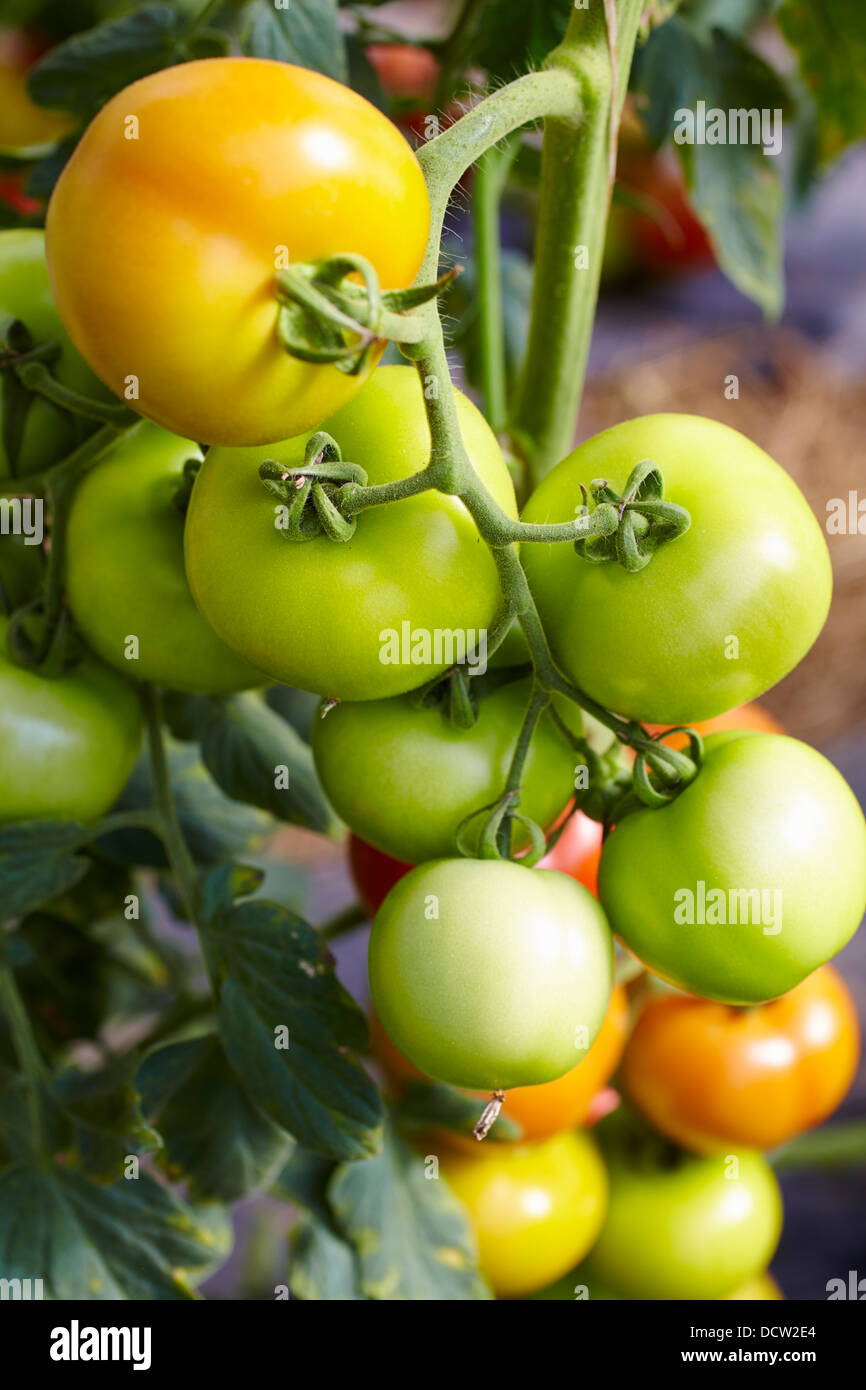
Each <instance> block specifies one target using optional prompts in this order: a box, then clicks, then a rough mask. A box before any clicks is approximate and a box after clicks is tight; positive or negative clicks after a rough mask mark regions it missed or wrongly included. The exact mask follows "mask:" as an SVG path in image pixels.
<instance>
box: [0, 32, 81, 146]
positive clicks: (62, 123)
mask: <svg viewBox="0 0 866 1390" xmlns="http://www.w3.org/2000/svg"><path fill="white" fill-rule="evenodd" d="M44 51H45V45H44V44H42V43H40V42H39V41H38V40H36V39H33V38H31V37H30V36H29V35H28V34H24V33H22V32H21V30H19V29H3V30H0V146H2V148H3V149H16V150H21V149H36V148H39V146H41V145H49V144H53V142H54V141H55V140H59V139H60V138H61V137H62V136H64V135H66V134H68V132H69V131H70V130H71V129H72V127H73V125H74V124H75V122H74V120H73V119H72V117H71V116H69V115H68V114H67V113H66V112H63V111H49V110H48V109H47V108H46V107H45V106H37V104H36V102H35V101H33V99H32V97H31V96H30V93H29V92H28V90H27V73H28V71H29V69H30V68H31V67H32V66H33V64H34V63H35V62H37V61H38V59H39V58H41V56H42V54H43V52H44Z"/></svg>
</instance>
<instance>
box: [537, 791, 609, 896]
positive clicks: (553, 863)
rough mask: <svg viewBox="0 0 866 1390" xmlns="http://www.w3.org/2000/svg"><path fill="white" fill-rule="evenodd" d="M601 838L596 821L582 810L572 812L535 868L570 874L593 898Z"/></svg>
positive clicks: (601, 830)
mask: <svg viewBox="0 0 866 1390" xmlns="http://www.w3.org/2000/svg"><path fill="white" fill-rule="evenodd" d="M603 836H604V828H603V826H602V825H601V822H600V821H597V820H590V818H589V816H585V815H584V814H583V812H582V811H575V812H574V814H573V815H571V816H569V818H568V823H567V825H566V827H565V829H564V830H563V832H562V834H561V835H560V837H559V839H558V840H557V842H556V844H555V845H554V846H553V849H551V850H549V851H548V853H547V854H546V855H545V856H544V858H543V859H542V860H540V861H539V865H538V867H539V868H540V869H558V870H559V872H560V873H562V874H570V875H571V877H572V878H576V879H577V881H578V883H582V884H583V886H584V888H588V889H589V891H590V893H592V894H593V895H594V896H595V897H596V898H597V897H598V866H599V864H600V863H601V844H602V838H603Z"/></svg>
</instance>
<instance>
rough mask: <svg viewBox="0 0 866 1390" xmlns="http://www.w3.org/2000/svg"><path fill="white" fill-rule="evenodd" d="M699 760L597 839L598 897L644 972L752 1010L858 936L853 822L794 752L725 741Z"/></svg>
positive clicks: (858, 841) (833, 782)
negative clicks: (667, 791) (671, 794)
mask: <svg viewBox="0 0 866 1390" xmlns="http://www.w3.org/2000/svg"><path fill="white" fill-rule="evenodd" d="M704 748H705V757H704V762H703V766H702V767H701V770H700V772H699V773H698V776H697V778H696V779H695V781H694V782H692V783H691V785H690V786H688V787H686V789H685V791H683V792H681V793H680V795H679V796H677V797H676V798H675V800H674V801H672V802H670V803H669V804H668V805H666V806H663V807H662V808H660V809H658V810H649V809H645V810H639V811H635V812H634V813H632V814H631V815H628V816H626V817H625V819H624V820H623V821H622V823H621V824H620V825H618V826H617V827H616V829H615V830H614V831H613V834H612V835H609V836H608V838H607V840H606V841H605V846H604V849H603V851H602V856H601V869H600V872H599V893H600V896H601V901H602V903H603V904H604V908H605V911H606V912H607V914H608V917H609V919H610V922H611V925H612V927H613V929H614V931H615V932H616V933H617V934H618V935H619V936H621V937H622V939H623V941H624V942H625V943H626V945H627V946H628V947H629V948H630V950H632V951H634V953H635V955H637V956H639V957H640V959H641V960H642V961H643V962H644V964H645V965H648V966H649V968H650V969H651V970H654V971H655V972H656V973H657V974H659V975H662V976H663V977H664V978H665V979H667V980H670V981H672V982H673V983H674V984H675V985H678V986H680V988H682V989H685V990H688V991H690V992H691V993H692V994H698V995H702V996H703V997H704V998H707V999H718V1000H721V1001H723V1002H726V1003H731V1004H756V1003H759V1002H761V1001H763V1000H767V999H775V998H776V997H777V996H778V995H780V994H784V993H786V992H787V991H788V990H790V989H793V988H794V986H795V985H797V984H799V983H800V981H801V980H803V979H805V977H806V976H807V975H808V974H810V973H811V972H812V971H813V970H815V969H816V968H817V967H818V966H819V965H822V964H823V962H824V961H826V960H829V958H830V957H831V956H833V955H835V953H836V952H837V951H840V950H841V949H842V947H843V946H844V945H845V943H846V941H848V940H849V938H850V937H851V936H852V935H853V934H854V932H855V931H856V930H857V927H858V926H859V924H860V920H861V918H862V916H863V910H864V906H866V821H864V819H863V813H862V811H861V810H860V807H859V806H858V804H857V801H856V799H855V797H854V794H853V792H852V791H851V789H850V787H849V786H848V785H847V783H846V782H845V781H844V779H843V778H842V777H841V776H840V774H839V773H838V772H837V771H836V769H835V768H834V767H833V765H832V764H831V763H829V762H828V761H827V759H826V758H823V757H822V756H821V754H820V753H816V752H815V750H814V749H813V748H809V747H807V745H806V744H805V743H799V742H797V740H796V739H792V738H785V737H784V736H782V735H780V734H759V733H743V734H740V733H733V732H729V733H722V734H713V735H711V736H710V737H709V738H707V739H706V740H705V743H704ZM734 919H736V920H734Z"/></svg>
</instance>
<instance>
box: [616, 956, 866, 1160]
mask: <svg viewBox="0 0 866 1390" xmlns="http://www.w3.org/2000/svg"><path fill="white" fill-rule="evenodd" d="M859 1055H860V1029H859V1024H858V1021H857V1013H856V1010H855V1008H854V1003H853V1000H852V998H851V995H850V993H849V991H848V987H847V985H846V984H845V982H844V980H843V979H842V977H841V975H840V974H839V973H838V971H837V970H835V969H834V968H833V967H832V966H831V965H824V966H821V968H820V969H819V970H816V971H815V972H814V973H813V974H812V975H809V976H808V978H807V979H805V980H803V982H802V984H799V985H797V987H796V989H792V990H791V992H790V993H789V994H784V995H782V997H781V998H779V999H774V1000H771V1002H770V1003H768V1004H761V1005H759V1006H758V1007H756V1008H735V1007H732V1006H730V1005H727V1004H717V1003H713V1002H712V1001H710V1000H706V999H696V998H693V997H692V996H690V995H682V994H660V995H657V996H656V997H654V998H651V999H650V1000H649V1001H648V1002H647V1003H646V1004H645V1006H644V1008H643V1009H642V1011H641V1013H640V1015H639V1016H638V1019H637V1022H636V1023H635V1026H634V1028H633V1030H632V1034H631V1037H630V1038H629V1041H628V1046H627V1048H626V1050H625V1056H624V1057H623V1064H622V1080H623V1086H624V1089H625V1091H626V1092H627V1093H628V1095H630V1096H631V1098H632V1100H633V1101H634V1102H635V1104H636V1105H637V1106H638V1107H639V1109H640V1110H642V1111H643V1113H644V1115H646V1117H647V1119H649V1121H650V1122H651V1123H652V1124H653V1125H654V1126H655V1128H656V1129H658V1130H660V1131H661V1133H662V1134H665V1135H668V1136H669V1137H670V1138H671V1139H674V1140H676V1142H677V1143H678V1144H681V1145H683V1146H684V1147H685V1148H688V1149H693V1150H695V1151H696V1152H698V1153H711V1152H714V1151H718V1150H725V1149H727V1148H729V1147H730V1148H736V1147H737V1146H740V1147H743V1146H748V1147H749V1148H756V1149H772V1148H774V1147H775V1146H776V1145H777V1144H782V1143H784V1142H785V1141H786V1140H788V1139H790V1138H792V1137H793V1136H794V1135H795V1134H799V1133H800V1132H801V1131H802V1130H804V1129H809V1128H811V1126H813V1125H816V1124H819V1123H820V1122H821V1120H824V1119H826V1117H827V1116H828V1115H830V1114H832V1112H833V1111H834V1110H835V1109H836V1107H837V1105H838V1104H839V1102H840V1101H841V1100H842V1097H843V1096H844V1095H845V1092H846V1091H847V1090H848V1087H849V1086H850V1085H851V1082H852V1080H853V1078H854V1073H855V1072H856V1070H857V1062H858V1058H859Z"/></svg>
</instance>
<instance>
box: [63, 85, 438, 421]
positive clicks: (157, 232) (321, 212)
mask: <svg viewBox="0 0 866 1390" xmlns="http://www.w3.org/2000/svg"><path fill="white" fill-rule="evenodd" d="M130 113H132V114H133V116H134V119H135V120H136V121H137V122H138V123H139V126H140V128H141V129H142V130H143V131H144V132H146V138H143V139H139V138H137V137H136V136H135V135H130V131H129V123H128V120H127V117H128V116H129V114H130ZM208 129H211V130H220V131H221V132H222V133H223V138H222V139H221V140H219V141H208V140H204V141H203V140H202V131H203V130H208ZM229 144H230V146H231V150H232V153H231V157H227V149H228V146H229ZM428 218H429V212H428V200H427V192H426V188H425V185H424V180H423V178H422V176H421V171H420V169H419V168H418V165H417V162H416V160H415V156H414V155H413V153H412V151H411V149H410V148H409V146H408V144H407V143H406V141H405V140H404V139H403V137H402V136H401V135H400V134H399V133H398V132H397V131H396V130H395V129H394V127H393V126H392V125H391V124H390V123H389V122H388V121H387V120H386V118H385V117H384V116H383V115H382V114H381V113H380V112H378V111H377V110H376V109H375V108H374V107H373V106H371V105H370V104H369V103H368V102H366V101H364V99H363V98H362V97H360V96H358V95H357V94H356V93H354V92H352V91H350V90H349V89H347V88H346V87H343V86H340V85H339V84H338V83H335V82H332V81H330V80H329V79H328V78H327V77H323V76H322V75H321V74H319V73H316V72H310V71H308V70H307V69H306V68H303V67H295V66H289V65H287V64H284V63H277V62H269V61H267V60H263V59H253V58H212V59H205V60H202V61H199V62H193V63H183V64H181V65H180V66H177V67H169V68H166V69H165V70H163V71H162V72H156V73H151V74H150V75H149V76H148V77H144V78H142V79H141V81H140V82H139V83H136V84H135V86H134V88H133V89H132V91H131V92H130V90H129V89H127V90H125V91H124V92H123V94H122V96H118V97H115V98H114V99H113V100H112V101H110V102H108V103H107V104H106V105H105V106H104V107H103V108H102V110H101V111H100V113H99V114H98V116H96V118H95V119H94V120H93V121H92V122H91V124H90V126H89V127H88V129H87V131H86V133H85V135H84V138H83V139H82V141H81V143H80V144H79V146H78V148H77V149H76V151H75V153H74V155H73V156H72V159H71V160H70V161H69V163H68V165H67V166H66V168H65V170H64V172H63V174H62V176H61V178H60V181H59V183H58V185H57V188H56V190H55V193H54V196H53V198H52V200H51V204H50V207H49V211H48V223H47V228H48V255H49V264H50V268H51V278H52V283H53V285H54V291H55V294H56V297H57V302H58V304H59V306H60V311H61V313H62V315H63V321H64V323H65V324H66V325H67V327H68V329H69V332H70V334H71V337H72V339H73V341H74V342H75V343H76V345H77V346H78V349H79V351H80V352H81V354H82V356H83V357H85V358H86V360H87V361H88V362H89V363H90V365H91V366H92V367H93V369H94V371H95V372H96V373H97V375H98V376H100V377H101V378H102V380H103V381H105V382H107V384H108V385H109V386H111V388H112V390H114V391H116V392H117V394H118V395H121V396H125V398H127V399H129V400H130V401H131V403H133V404H134V405H135V408H136V409H137V410H140V411H141V413H142V414H143V415H146V416H148V417H149V418H150V419H152V420H155V421H156V422H157V423H158V424H160V425H163V426H164V427H165V428H166V429H168V430H172V431H173V432H175V433H177V434H180V435H183V436H184V437H186V438H191V439H199V440H202V441H203V442H206V443H208V444H238V445H251V444H260V443H265V442H273V441H276V440H282V439H286V438H288V437H289V436H291V435H296V434H300V433H301V432H302V431H303V430H307V429H309V428H310V427H311V426H313V425H316V424H318V423H319V422H320V421H321V420H323V419H325V417H326V416H329V415H332V414H333V413H334V411H335V410H337V409H338V408H339V407H340V406H341V405H343V404H345V402H346V401H348V400H349V399H350V397H351V396H353V395H354V394H355V392H356V391H357V390H358V388H359V386H360V385H361V384H362V383H363V380H364V374H363V373H357V374H355V375H350V374H348V373H345V372H341V371H340V370H339V368H338V367H337V366H336V365H334V364H333V363H324V364H318V363H313V362H302V361H299V360H297V359H296V358H290V357H289V356H287V354H286V353H285V351H283V349H282V347H281V346H280V343H279V342H278V339H277V334H276V327H277V315H278V304H277V300H276V299H275V298H274V295H273V289H272V287H273V283H274V276H275V272H276V271H277V270H279V269H280V268H281V267H282V265H283V263H284V262H285V263H286V264H288V263H298V262H306V261H319V260H321V259H322V258H324V257H327V256H332V255H335V254H341V255H342V254H344V253H352V254H354V255H362V256H365V257H367V258H368V259H369V260H370V262H371V263H372V265H373V266H374V267H375V270H376V272H377V273H378V276H379V280H380V281H381V283H382V285H383V286H384V287H386V288H388V289H399V288H402V287H403V286H406V285H409V284H410V283H411V281H412V279H413V277H414V275H415V273H416V271H417V270H418V267H419V266H420V264H421V257H422V254H423V252H424V246H425V243H426V240H427V230H428ZM118 267H125V268H126V269H127V272H128V273H127V274H119V273H118ZM130 378H134V379H135V382H136V383H137V391H138V394H136V395H131V394H130V390H129V383H130Z"/></svg>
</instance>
